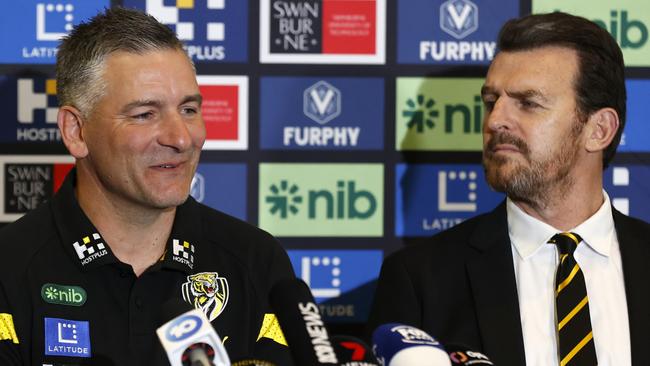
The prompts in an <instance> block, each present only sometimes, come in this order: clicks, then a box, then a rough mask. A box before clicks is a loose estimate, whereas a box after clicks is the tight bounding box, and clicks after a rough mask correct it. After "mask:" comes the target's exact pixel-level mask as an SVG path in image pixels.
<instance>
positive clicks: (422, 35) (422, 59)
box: [397, 0, 519, 65]
mask: <svg viewBox="0 0 650 366" xmlns="http://www.w3.org/2000/svg"><path fill="white" fill-rule="evenodd" d="M397 7H398V9H397V29H398V30H397V37H398V38H397V59H398V62H399V63H404V64H473V65H476V64H482V65H485V64H488V63H489V62H490V60H491V59H492V58H493V57H494V53H495V50H496V39H497V35H498V33H499V29H500V28H501V26H502V25H503V23H505V21H506V20H508V19H511V18H515V17H517V16H519V0H503V1H499V3H498V5H495V3H494V1H490V0H446V1H443V0H398V4H397Z"/></svg>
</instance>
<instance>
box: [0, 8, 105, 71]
mask: <svg viewBox="0 0 650 366" xmlns="http://www.w3.org/2000/svg"><path fill="white" fill-rule="evenodd" d="M9 3H11V5H9ZM108 6H110V0H45V1H43V0H20V1H11V2H6V3H5V6H3V11H2V12H0V34H1V35H2V42H1V43H2V47H0V63H3V64H10V63H15V64H18V63H20V64H53V63H54V62H55V58H56V50H57V47H58V44H59V39H60V38H61V37H63V36H65V35H66V34H68V32H70V30H72V28H73V26H76V25H77V24H79V23H80V22H82V21H86V20H88V18H90V17H92V16H94V15H95V14H97V12H99V11H101V10H103V9H104V8H105V7H108Z"/></svg>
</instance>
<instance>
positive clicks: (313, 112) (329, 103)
mask: <svg viewBox="0 0 650 366" xmlns="http://www.w3.org/2000/svg"><path fill="white" fill-rule="evenodd" d="M303 108H304V111H305V115H306V116H307V117H309V118H311V119H313V120H314V121H316V122H317V123H320V124H322V125H323V124H325V123H327V122H329V121H331V120H332V119H334V118H336V117H337V116H338V115H339V114H341V92H340V91H339V90H338V89H336V88H335V87H333V86H332V85H331V84H329V83H328V82H326V81H322V80H321V81H319V82H317V83H316V84H314V85H312V86H310V87H309V88H307V89H306V90H305V94H304V99H303Z"/></svg>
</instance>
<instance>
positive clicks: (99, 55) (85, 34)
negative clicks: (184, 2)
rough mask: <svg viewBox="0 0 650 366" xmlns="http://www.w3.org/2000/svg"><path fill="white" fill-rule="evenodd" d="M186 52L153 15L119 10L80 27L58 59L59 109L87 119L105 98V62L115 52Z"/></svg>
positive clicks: (63, 45) (62, 47)
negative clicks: (71, 108) (73, 110)
mask: <svg viewBox="0 0 650 366" xmlns="http://www.w3.org/2000/svg"><path fill="white" fill-rule="evenodd" d="M174 49H177V50H181V51H182V50H183V44H182V43H181V41H179V40H178V38H177V37H176V34H175V33H174V32H173V31H172V30H171V29H170V28H169V27H167V26H166V25H164V24H161V23H160V22H158V21H157V20H156V19H155V18H154V17H152V16H151V15H147V14H145V13H142V12H140V11H138V10H134V9H126V8H122V7H116V8H112V9H105V11H104V12H103V13H100V14H97V15H96V16H94V17H93V18H91V19H90V20H89V21H88V22H85V23H80V24H79V25H78V26H76V27H75V29H74V30H73V31H72V32H70V34H69V35H67V36H66V37H64V38H63V39H62V41H61V45H60V46H59V50H58V53H57V56H56V85H57V98H58V100H59V105H60V106H64V105H70V106H74V107H76V108H77V109H79V110H80V111H81V113H82V114H83V115H84V116H88V114H89V113H90V111H91V110H92V109H93V108H94V106H95V103H96V102H97V101H98V100H99V99H100V98H101V97H102V96H103V95H104V93H105V84H104V82H103V80H102V76H103V70H104V62H105V61H106V57H107V56H108V55H110V54H111V53H113V52H117V51H123V52H129V53H134V54H144V53H146V52H149V51H156V50H174Z"/></svg>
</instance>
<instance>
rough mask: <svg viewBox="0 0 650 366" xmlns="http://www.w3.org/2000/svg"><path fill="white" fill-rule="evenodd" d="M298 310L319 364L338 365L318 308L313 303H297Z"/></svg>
mask: <svg viewBox="0 0 650 366" xmlns="http://www.w3.org/2000/svg"><path fill="white" fill-rule="evenodd" d="M298 309H299V310H300V313H301V314H302V317H303V320H304V321H305V326H306V329H307V333H308V334H309V337H310V338H311V343H312V344H313V345H314V351H315V353H316V357H317V358H318V362H319V363H332V364H338V360H337V358H336V354H335V353H334V347H332V344H331V343H330V340H329V335H328V334H327V329H326V328H325V323H323V320H322V319H321V317H320V314H319V312H318V306H317V305H316V304H314V303H313V302H306V303H302V302H299V303H298Z"/></svg>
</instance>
